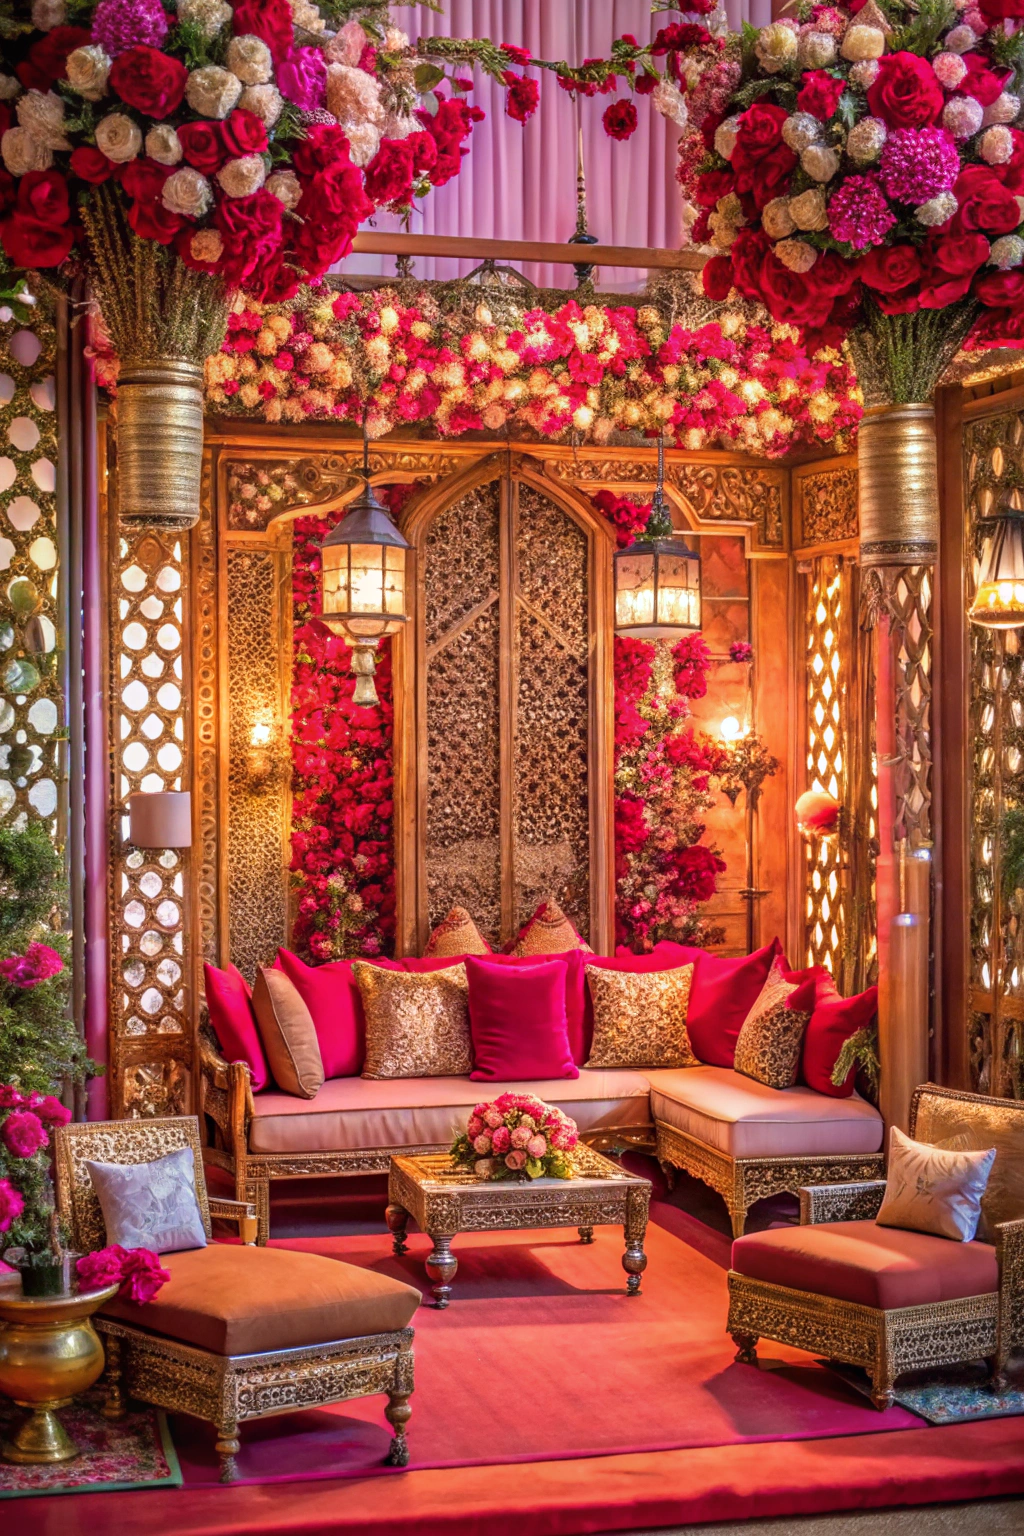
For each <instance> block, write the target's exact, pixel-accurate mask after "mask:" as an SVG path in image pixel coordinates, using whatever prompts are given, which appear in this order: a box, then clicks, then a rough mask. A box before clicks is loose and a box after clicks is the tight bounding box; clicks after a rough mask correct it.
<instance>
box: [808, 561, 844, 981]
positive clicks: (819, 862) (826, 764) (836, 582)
mask: <svg viewBox="0 0 1024 1536" xmlns="http://www.w3.org/2000/svg"><path fill="white" fill-rule="evenodd" d="M847 586H848V583H847V582H846V581H844V573H843V566H842V562H841V561H840V560H838V559H837V558H836V557H835V556H833V555H823V556H821V557H820V558H819V559H817V560H815V562H814V567H813V570H812V572H811V574H810V576H809V577H808V582H807V610H806V617H805V625H804V632H805V636H806V645H807V788H808V789H820V790H824V791H825V792H826V793H827V794H830V795H834V796H835V798H836V799H837V800H838V801H839V803H840V805H843V804H845V803H846V798H847V796H846V785H847V772H846V732H847V724H848V721H847V716H846V710H845V709H844V701H847V700H848V690H849V687H850V677H849V670H850V666H849V663H850V657H849V646H848V644H844V641H845V639H846V636H847V633H848V629H849V619H848V612H847V610H848V595H849V594H848V591H847ZM844 651H845V653H846V654H845V656H844ZM804 856H805V859H806V879H805V902H806V906H805V918H804V931H805V935H806V946H807V947H806V952H805V959H806V961H807V964H808V965H823V966H825V967H826V968H827V969H828V970H830V971H831V972H832V974H833V975H834V976H836V977H838V976H839V971H840V963H841V959H842V951H843V940H844V930H845V916H846V914H845V906H846V902H847V897H848V892H847V890H846V879H845V870H844V867H843V865H844V859H843V848H842V844H841V840H840V838H839V837H834V838H830V839H824V838H811V839H809V840H808V841H807V842H805V843H804Z"/></svg>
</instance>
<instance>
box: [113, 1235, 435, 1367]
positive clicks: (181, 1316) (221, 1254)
mask: <svg viewBox="0 0 1024 1536" xmlns="http://www.w3.org/2000/svg"><path fill="white" fill-rule="evenodd" d="M160 1262H161V1264H162V1265H163V1266H164V1268H165V1269H169V1270H170V1272H171V1278H170V1279H169V1280H168V1281H167V1283H166V1285H164V1286H163V1287H162V1288H161V1289H160V1290H159V1291H158V1292H157V1295H156V1296H155V1298H154V1299H153V1300H152V1301H150V1302H147V1303H146V1304H145V1305H144V1306H138V1305H136V1304H135V1303H134V1302H131V1301H125V1300H124V1299H122V1297H120V1296H115V1297H114V1299H113V1300H112V1301H108V1302H107V1303H106V1305H105V1306H104V1307H103V1308H102V1309H101V1310H102V1311H103V1313H104V1314H105V1315H106V1316H107V1317H116V1318H119V1319H120V1321H121V1322H125V1323H131V1324H133V1326H137V1327H139V1328H145V1329H147V1330H149V1331H150V1332H151V1333H163V1334H166V1335H167V1336H168V1337H169V1338H172V1339H180V1340H181V1342H182V1343H184V1344H194V1345H195V1346H196V1347H197V1348H199V1349H207V1350H209V1351H210V1352H211V1353H212V1354H215V1355H256V1354H266V1353H268V1352H269V1351H272V1350H275V1349H297V1348H299V1347H300V1346H301V1345H304V1344H326V1343H329V1342H330V1341H332V1340H334V1339H358V1338H362V1337H363V1336H364V1335H365V1334H372V1333H393V1332H394V1331H395V1330H396V1329H398V1328H404V1327H405V1326H406V1325H407V1323H408V1322H409V1319H410V1318H411V1317H412V1315H413V1313H414V1312H415V1311H416V1308H417V1307H418V1306H419V1304H420V1293H419V1291H417V1290H414V1289H413V1288H412V1286H411V1285H403V1284H402V1282H401V1281H400V1280H392V1279H391V1278H390V1277H389V1276H387V1275H379V1274H377V1273H376V1272H375V1271H373V1270H370V1269H359V1268H358V1267H357V1266H356V1265H354V1264H342V1263H340V1262H339V1261H338V1260H337V1259H326V1258H324V1257H323V1256H322V1255H321V1254H318V1253H292V1252H290V1251H288V1250H287V1249H283V1248H243V1247H241V1246H239V1245H238V1244H237V1243H211V1244H210V1246H209V1247H208V1248H191V1249H186V1250H184V1251H183V1252H181V1253H165V1254H162V1255H161V1258H160Z"/></svg>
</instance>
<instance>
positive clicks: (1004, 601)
mask: <svg viewBox="0 0 1024 1536" xmlns="http://www.w3.org/2000/svg"><path fill="white" fill-rule="evenodd" d="M979 526H980V529H981V532H982V543H981V555H980V558H979V560H978V590H977V592H976V593H975V596H974V601H973V603H972V604H971V606H970V608H969V609H968V610H967V613H968V617H969V618H970V619H971V620H972V622H973V623H975V624H980V625H981V626H982V628H984V629H1019V628H1020V627H1021V626H1022V625H1024V511H1021V509H1020V508H1019V507H1013V506H1011V505H1010V503H1009V502H1008V501H1007V502H1003V504H1002V505H1001V506H1000V507H999V510H998V511H997V512H996V514H995V515H994V516H993V517H987V518H985V519H984V520H983V521H982V522H981V524H980V525H979Z"/></svg>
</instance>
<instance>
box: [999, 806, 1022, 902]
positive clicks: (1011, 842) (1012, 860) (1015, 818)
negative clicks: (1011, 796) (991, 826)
mask: <svg viewBox="0 0 1024 1536" xmlns="http://www.w3.org/2000/svg"><path fill="white" fill-rule="evenodd" d="M999 862H1000V868H1001V870H1002V877H1003V895H1004V897H1005V898H1006V900H1007V901H1012V900H1013V897H1014V896H1015V895H1016V893H1017V892H1018V891H1020V890H1024V807H1022V806H1019V805H1015V806H1013V807H1011V809H1010V810H1008V811H1006V812H1005V814H1004V816H1003V824H1002V827H1001V828H1000V839H999Z"/></svg>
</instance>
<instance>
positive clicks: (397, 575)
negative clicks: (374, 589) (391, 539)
mask: <svg viewBox="0 0 1024 1536" xmlns="http://www.w3.org/2000/svg"><path fill="white" fill-rule="evenodd" d="M384 612H385V613H390V614H395V615H396V616H404V614H405V550H404V549H399V548H398V547H397V546H396V545H394V544H386V545H385V546H384Z"/></svg>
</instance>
